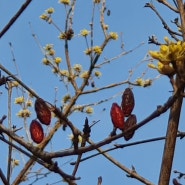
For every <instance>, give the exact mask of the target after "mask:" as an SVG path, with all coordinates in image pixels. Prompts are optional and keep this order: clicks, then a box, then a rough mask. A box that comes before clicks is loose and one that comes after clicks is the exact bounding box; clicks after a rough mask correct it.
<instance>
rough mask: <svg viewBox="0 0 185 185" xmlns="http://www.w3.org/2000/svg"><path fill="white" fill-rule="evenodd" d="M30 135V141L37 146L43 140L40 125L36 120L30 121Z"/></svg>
mask: <svg viewBox="0 0 185 185" xmlns="http://www.w3.org/2000/svg"><path fill="white" fill-rule="evenodd" d="M30 134H31V138H32V140H33V141H34V142H35V143H37V144H39V143H41V142H42V141H43V139H44V131H43V128H42V125H41V124H40V123H39V122H38V121H37V120H32V122H31V124H30Z"/></svg>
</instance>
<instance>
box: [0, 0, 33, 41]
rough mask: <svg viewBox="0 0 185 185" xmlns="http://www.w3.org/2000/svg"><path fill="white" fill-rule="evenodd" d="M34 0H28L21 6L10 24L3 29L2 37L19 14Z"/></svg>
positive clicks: (0, 33)
mask: <svg viewBox="0 0 185 185" xmlns="http://www.w3.org/2000/svg"><path fill="white" fill-rule="evenodd" d="M31 1H32V0H26V2H25V3H24V4H22V6H21V8H20V9H19V10H18V11H17V13H16V14H15V15H14V16H13V17H12V18H11V19H10V21H9V22H8V24H7V25H6V26H5V27H4V28H3V29H2V30H1V32H0V38H1V37H2V36H3V35H4V34H5V33H6V32H7V31H8V30H9V29H10V27H11V26H12V25H13V24H14V23H15V21H16V20H17V19H18V18H19V16H20V15H21V14H22V13H23V12H24V10H25V9H26V8H27V7H28V5H29V4H30V3H31Z"/></svg>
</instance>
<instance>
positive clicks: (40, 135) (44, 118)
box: [30, 98, 51, 144]
mask: <svg viewBox="0 0 185 185" xmlns="http://www.w3.org/2000/svg"><path fill="white" fill-rule="evenodd" d="M35 112H36V114H37V118H38V120H39V121H40V122H39V121H38V120H37V119H34V120H32V122H31V124H30V134H31V138H32V140H33V141H34V142H35V143H37V144H39V143H41V142H42V141H43V139H44V131H43V128H42V125H41V123H42V124H44V125H49V124H50V123H51V111H50V109H49V107H48V105H47V104H46V102H45V101H44V100H43V99H41V98H37V99H36V101H35Z"/></svg>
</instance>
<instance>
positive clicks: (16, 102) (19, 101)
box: [14, 96, 24, 104]
mask: <svg viewBox="0 0 185 185" xmlns="http://www.w3.org/2000/svg"><path fill="white" fill-rule="evenodd" d="M14 103H15V104H22V103H24V97H23V96H20V97H18V98H15V102H14Z"/></svg>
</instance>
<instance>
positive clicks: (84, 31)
mask: <svg viewBox="0 0 185 185" xmlns="http://www.w3.org/2000/svg"><path fill="white" fill-rule="evenodd" d="M89 33H90V31H88V30H86V29H84V30H81V32H80V35H81V36H83V37H86V36H87V35H89Z"/></svg>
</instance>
